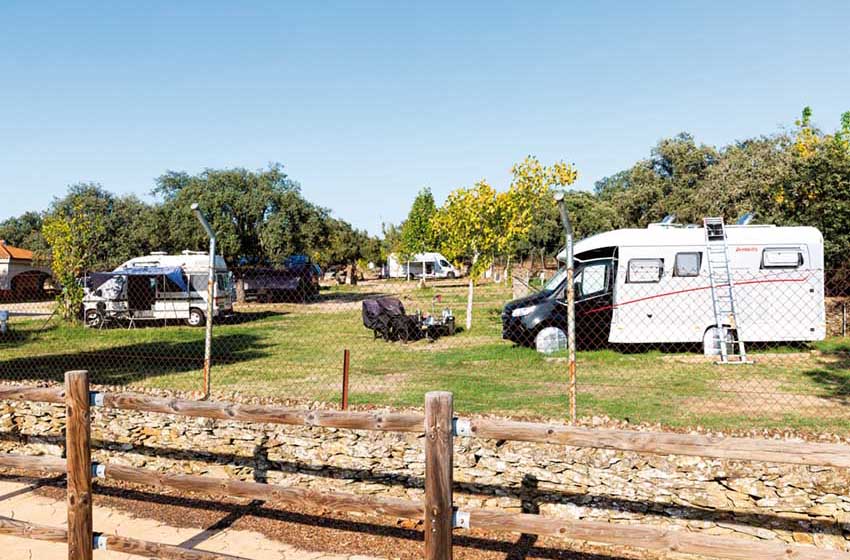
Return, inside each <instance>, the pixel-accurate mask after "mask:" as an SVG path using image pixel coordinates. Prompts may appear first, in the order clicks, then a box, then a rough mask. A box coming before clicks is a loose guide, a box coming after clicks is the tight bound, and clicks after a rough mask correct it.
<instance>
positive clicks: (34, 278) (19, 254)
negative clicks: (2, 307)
mask: <svg viewBox="0 0 850 560" xmlns="http://www.w3.org/2000/svg"><path fill="white" fill-rule="evenodd" d="M50 275H51V274H50V267H49V266H47V265H46V264H45V263H38V262H33V253H32V251H30V250H28V249H21V248H20V247H14V246H12V245H9V244H8V243H6V242H5V241H4V240H2V239H0V299H4V298H7V297H9V295H11V296H13V297H15V298H19V299H21V300H24V299H27V298H30V297H40V296H41V295H43V293H44V284H45V281H46V280H47V279H48V278H50Z"/></svg>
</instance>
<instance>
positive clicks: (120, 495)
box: [0, 471, 656, 560]
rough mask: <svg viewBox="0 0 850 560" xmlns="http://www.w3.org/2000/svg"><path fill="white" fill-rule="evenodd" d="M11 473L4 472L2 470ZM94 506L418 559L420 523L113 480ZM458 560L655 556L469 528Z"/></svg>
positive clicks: (459, 542) (61, 493) (57, 488)
mask: <svg viewBox="0 0 850 560" xmlns="http://www.w3.org/2000/svg"><path fill="white" fill-rule="evenodd" d="M7 472H11V471H7ZM0 476H2V477H3V478H5V479H7V480H15V481H18V482H25V483H29V484H33V483H35V484H37V487H36V489H35V490H34V493H36V494H39V495H42V496H47V497H50V498H52V499H55V500H64V499H65V481H64V479H53V480H52V481H51V480H45V479H39V478H33V477H31V476H26V475H24V474H22V473H20V472H18V473H15V474H2V475H0ZM94 505H95V507H107V508H113V509H117V510H120V511H122V512H124V513H127V514H129V515H131V516H136V517H140V518H146V519H155V520H156V521H159V522H161V523H163V524H166V525H170V526H172V527H181V528H194V529H199V530H204V531H207V532H209V533H210V536H212V534H213V533H215V532H217V531H222V530H225V529H228V528H233V529H237V530H243V531H255V532H258V533H262V534H263V535H265V536H266V537H268V538H270V539H274V540H278V541H280V542H284V543H286V544H288V545H291V546H293V547H295V548H298V549H302V550H309V551H316V552H327V553H334V554H347V555H368V556H377V557H380V558H398V559H400V560H415V559H421V558H422V556H423V544H422V527H421V523H416V522H413V521H410V520H397V519H391V518H386V517H381V516H377V515H356V514H347V513H339V512H333V511H329V510H321V509H316V508H292V507H289V506H286V509H282V508H279V507H276V506H275V504H273V503H268V502H265V503H264V502H259V501H247V500H240V499H225V500H223V499H221V498H218V497H212V496H206V495H203V494H200V493H198V494H195V493H183V492H177V491H173V490H171V489H163V490H155V489H152V488H150V487H145V486H140V485H136V484H129V483H124V482H118V481H111V480H110V481H103V480H97V481H96V483H95V500H94ZM454 542H455V548H454V557H455V558H457V559H459V560H524V559H532V558H542V559H551V560H627V559H635V558H655V557H656V556H647V555H645V554H641V553H637V552H631V551H622V550H619V549H618V550H614V549H606V548H604V547H594V546H591V545H587V544H584V543H578V542H567V541H564V540H563V539H554V538H550V537H537V536H534V535H517V534H512V533H491V532H486V531H479V530H471V531H464V532H463V533H457V534H455V537H454Z"/></svg>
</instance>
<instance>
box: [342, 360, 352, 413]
mask: <svg viewBox="0 0 850 560" xmlns="http://www.w3.org/2000/svg"><path fill="white" fill-rule="evenodd" d="M350 367H351V352H349V351H348V348H346V349H345V350H344V351H343V353H342V410H348V372H349V368H350Z"/></svg>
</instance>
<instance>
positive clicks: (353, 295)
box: [312, 290, 394, 303]
mask: <svg viewBox="0 0 850 560" xmlns="http://www.w3.org/2000/svg"><path fill="white" fill-rule="evenodd" d="M392 295H394V294H392V293H390V292H372V291H370V292H330V291H329V292H325V291H324V290H323V291H322V292H321V293H320V294H319V297H318V298H316V299H315V300H313V302H312V303H360V302H362V301H363V300H364V299H373V298H382V297H387V296H392Z"/></svg>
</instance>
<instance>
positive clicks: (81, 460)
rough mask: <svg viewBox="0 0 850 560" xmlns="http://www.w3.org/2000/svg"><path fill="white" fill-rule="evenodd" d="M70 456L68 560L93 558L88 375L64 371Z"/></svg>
mask: <svg viewBox="0 0 850 560" xmlns="http://www.w3.org/2000/svg"><path fill="white" fill-rule="evenodd" d="M65 415H66V416H65V452H66V454H67V456H68V459H67V465H68V560H92V540H93V537H92V509H91V508H92V490H91V422H90V420H91V417H90V412H89V374H88V372H87V371H68V372H66V373H65Z"/></svg>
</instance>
